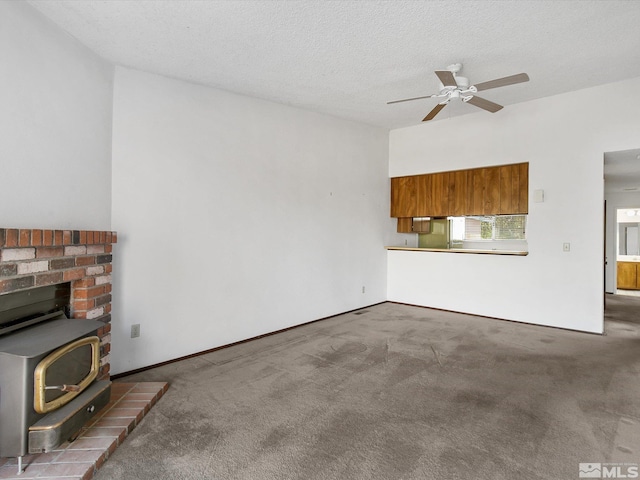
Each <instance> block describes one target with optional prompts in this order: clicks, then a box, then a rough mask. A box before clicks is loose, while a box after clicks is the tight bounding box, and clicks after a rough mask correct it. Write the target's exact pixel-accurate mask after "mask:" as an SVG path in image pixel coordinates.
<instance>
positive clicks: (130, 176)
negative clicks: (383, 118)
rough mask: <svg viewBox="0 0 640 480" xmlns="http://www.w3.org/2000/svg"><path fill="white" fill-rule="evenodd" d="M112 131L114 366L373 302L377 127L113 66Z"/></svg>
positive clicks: (380, 151) (381, 167)
mask: <svg viewBox="0 0 640 480" xmlns="http://www.w3.org/2000/svg"><path fill="white" fill-rule="evenodd" d="M113 138H114V141H113V211H112V215H113V228H114V230H117V231H118V244H117V245H116V246H115V248H114V250H115V255H114V275H115V278H114V289H115V290H114V314H113V322H112V337H113V342H112V351H113V355H112V357H111V358H112V362H113V363H112V373H120V372H123V371H130V370H132V369H136V368H139V367H143V366H148V365H151V364H155V363H158V362H162V361H166V360H169V359H173V358H177V357H180V356H184V355H188V354H191V353H195V352H199V351H203V350H206V349H210V348H214V347H217V346H221V345H225V344H229V343H232V342H236V341H239V340H243V339H247V338H251V337H254V336H257V335H261V334H265V333H268V332H273V331H275V330H279V329H282V328H286V327H290V326H292V325H296V324H301V323H305V322H308V321H312V320H316V319H319V318H323V317H326V316H330V315H334V314H337V313H341V312H345V311H348V310H352V309H356V308H359V307H362V306H366V305H370V304H374V303H378V302H382V301H385V300H386V251H385V249H384V245H385V244H387V243H388V242H390V241H393V240H391V238H392V237H393V236H394V234H393V232H394V231H395V222H394V221H393V220H392V219H390V218H389V178H388V162H387V152H388V132H387V131H385V130H382V129H376V128H373V127H369V126H366V125H361V124H357V123H353V122H348V121H344V120H340V119H337V118H333V117H329V116H325V115H320V114H316V113H312V112H309V111H304V110H299V109H295V108H291V107H287V106H283V105H277V104H274V103H270V102H266V101H262V100H258V99H254V98H249V97H243V96H239V95H235V94H231V93H228V92H224V91H219V90H215V89H211V88H206V87H202V86H198V85H193V84H189V83H186V82H182V81H178V80H173V79H168V78H165V77H160V76H156V75H152V74H147V73H142V72H138V71H134V70H129V69H125V68H119V67H118V68H116V74H115V90H114V126H113ZM363 287H364V289H365V291H364V293H363V291H362V289H363ZM136 323H139V324H140V325H141V336H140V338H137V339H131V338H129V337H130V326H131V325H132V324H136Z"/></svg>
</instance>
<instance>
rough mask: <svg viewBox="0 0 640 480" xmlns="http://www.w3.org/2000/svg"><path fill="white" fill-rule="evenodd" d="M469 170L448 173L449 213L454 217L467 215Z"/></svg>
mask: <svg viewBox="0 0 640 480" xmlns="http://www.w3.org/2000/svg"><path fill="white" fill-rule="evenodd" d="M469 177H470V175H469V170H458V171H456V172H450V173H449V213H448V214H447V215H452V216H454V217H461V216H463V215H467V209H468V205H467V204H468V199H469Z"/></svg>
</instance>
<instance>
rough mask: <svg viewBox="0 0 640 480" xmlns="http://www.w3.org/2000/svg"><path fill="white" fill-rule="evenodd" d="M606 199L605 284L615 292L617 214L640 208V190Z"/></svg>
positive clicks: (614, 194)
mask: <svg viewBox="0 0 640 480" xmlns="http://www.w3.org/2000/svg"><path fill="white" fill-rule="evenodd" d="M638 145H640V143H638ZM605 199H606V200H607V230H606V231H607V267H606V269H607V271H606V284H605V286H606V291H607V292H608V293H615V291H616V285H617V278H616V275H617V270H616V259H617V257H618V244H617V231H616V230H617V222H616V220H617V218H616V214H617V210H618V209H620V208H640V192H611V193H607V194H606V195H605ZM630 221H636V220H630Z"/></svg>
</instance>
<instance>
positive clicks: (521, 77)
mask: <svg viewBox="0 0 640 480" xmlns="http://www.w3.org/2000/svg"><path fill="white" fill-rule="evenodd" d="M528 81H529V75H527V74H526V73H518V74H516V75H511V76H509V77H503V78H497V79H495V80H489V81H488V82H482V83H478V84H476V85H475V87H476V89H477V90H478V91H479V92H481V91H482V90H489V89H490V88H498V87H506V86H507V85H513V84H515V83H522V82H528Z"/></svg>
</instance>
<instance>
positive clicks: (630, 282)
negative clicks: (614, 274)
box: [617, 262, 638, 290]
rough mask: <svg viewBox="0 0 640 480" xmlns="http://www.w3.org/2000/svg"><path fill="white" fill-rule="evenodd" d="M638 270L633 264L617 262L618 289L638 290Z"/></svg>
mask: <svg viewBox="0 0 640 480" xmlns="http://www.w3.org/2000/svg"><path fill="white" fill-rule="evenodd" d="M637 285H638V270H637V264H636V263H634V262H618V285H617V287H618V288H622V289H628V290H635V289H637V288H638V286H637Z"/></svg>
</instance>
